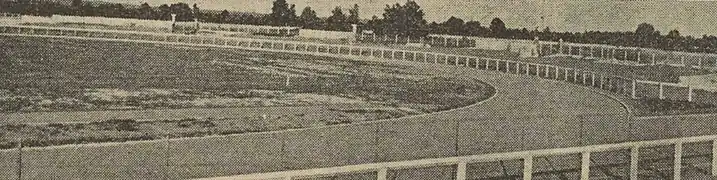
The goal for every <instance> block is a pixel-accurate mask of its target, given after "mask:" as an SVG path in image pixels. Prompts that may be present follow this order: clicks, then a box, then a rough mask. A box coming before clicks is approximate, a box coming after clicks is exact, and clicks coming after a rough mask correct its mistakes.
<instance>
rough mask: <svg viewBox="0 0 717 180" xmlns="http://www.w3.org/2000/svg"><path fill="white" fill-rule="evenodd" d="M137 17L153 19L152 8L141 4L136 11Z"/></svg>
mask: <svg viewBox="0 0 717 180" xmlns="http://www.w3.org/2000/svg"><path fill="white" fill-rule="evenodd" d="M137 15H138V18H139V19H154V17H155V12H154V9H152V6H149V4H147V3H142V5H140V6H139V9H137Z"/></svg>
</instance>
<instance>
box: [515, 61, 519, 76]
mask: <svg viewBox="0 0 717 180" xmlns="http://www.w3.org/2000/svg"><path fill="white" fill-rule="evenodd" d="M515 74H520V62H515Z"/></svg>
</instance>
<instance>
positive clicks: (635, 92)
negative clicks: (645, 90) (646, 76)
mask: <svg viewBox="0 0 717 180" xmlns="http://www.w3.org/2000/svg"><path fill="white" fill-rule="evenodd" d="M631 92H632V93H631V95H632V96H631V97H632V99H637V80H634V79H633V80H632V91H631Z"/></svg>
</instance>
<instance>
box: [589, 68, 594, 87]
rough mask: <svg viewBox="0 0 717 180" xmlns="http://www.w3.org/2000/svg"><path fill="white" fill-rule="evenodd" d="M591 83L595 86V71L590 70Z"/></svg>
mask: <svg viewBox="0 0 717 180" xmlns="http://www.w3.org/2000/svg"><path fill="white" fill-rule="evenodd" d="M590 79H591V83H590V86H592V87H595V72H590Z"/></svg>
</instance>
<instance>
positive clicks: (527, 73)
mask: <svg viewBox="0 0 717 180" xmlns="http://www.w3.org/2000/svg"><path fill="white" fill-rule="evenodd" d="M525 75H530V63H525Z"/></svg>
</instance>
